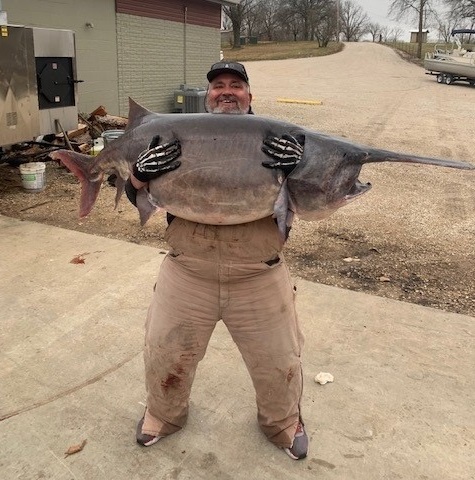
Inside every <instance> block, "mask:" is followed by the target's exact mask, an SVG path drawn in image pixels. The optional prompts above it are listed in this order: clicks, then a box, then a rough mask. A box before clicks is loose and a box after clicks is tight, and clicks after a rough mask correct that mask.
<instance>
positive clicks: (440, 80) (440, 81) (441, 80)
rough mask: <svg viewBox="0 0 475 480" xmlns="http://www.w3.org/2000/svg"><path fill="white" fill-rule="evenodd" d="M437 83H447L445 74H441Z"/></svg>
mask: <svg viewBox="0 0 475 480" xmlns="http://www.w3.org/2000/svg"><path fill="white" fill-rule="evenodd" d="M437 83H445V82H444V74H443V73H439V74H438V75H437Z"/></svg>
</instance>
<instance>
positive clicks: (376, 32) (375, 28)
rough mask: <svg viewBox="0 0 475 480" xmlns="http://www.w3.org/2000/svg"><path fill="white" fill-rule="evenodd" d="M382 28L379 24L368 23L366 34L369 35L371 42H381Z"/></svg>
mask: <svg viewBox="0 0 475 480" xmlns="http://www.w3.org/2000/svg"><path fill="white" fill-rule="evenodd" d="M381 30H382V27H381V25H380V24H379V23H374V22H370V23H368V33H369V34H370V35H371V38H372V39H373V42H380V41H381V40H382V33H381Z"/></svg>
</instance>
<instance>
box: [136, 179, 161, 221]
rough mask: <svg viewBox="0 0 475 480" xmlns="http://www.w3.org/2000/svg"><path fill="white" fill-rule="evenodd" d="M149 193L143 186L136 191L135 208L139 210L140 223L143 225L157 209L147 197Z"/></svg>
mask: <svg viewBox="0 0 475 480" xmlns="http://www.w3.org/2000/svg"><path fill="white" fill-rule="evenodd" d="M148 197H149V194H148V193H147V191H146V189H145V188H141V189H140V190H139V191H138V192H137V209H138V211H139V217H140V225H142V226H144V225H145V224H146V223H147V221H148V219H149V218H150V217H151V216H152V215H153V214H154V213H155V212H156V211H157V210H158V207H156V206H155V205H152V204H151V203H150V201H149V199H148Z"/></svg>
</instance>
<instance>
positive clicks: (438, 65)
mask: <svg viewBox="0 0 475 480" xmlns="http://www.w3.org/2000/svg"><path fill="white" fill-rule="evenodd" d="M464 33H465V34H475V30H471V29H458V30H452V36H453V37H454V43H455V44H456V45H457V48H455V47H454V48H452V50H442V49H440V48H439V47H438V46H437V45H436V46H435V48H434V52H431V53H429V52H428V53H426V56H425V58H424V68H425V69H426V70H428V72H429V75H436V76H437V82H438V83H445V84H446V85H450V84H452V83H453V82H468V83H470V85H475V52H474V51H472V50H470V49H465V48H463V46H462V43H461V41H460V39H459V38H458V37H456V35H460V34H464ZM474 48H475V45H474Z"/></svg>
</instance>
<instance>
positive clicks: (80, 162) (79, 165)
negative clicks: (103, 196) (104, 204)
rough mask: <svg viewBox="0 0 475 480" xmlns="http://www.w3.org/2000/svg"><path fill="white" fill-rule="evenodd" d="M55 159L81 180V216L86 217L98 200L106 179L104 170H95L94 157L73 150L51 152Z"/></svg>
mask: <svg viewBox="0 0 475 480" xmlns="http://www.w3.org/2000/svg"><path fill="white" fill-rule="evenodd" d="M51 157H52V158H53V159H54V160H58V161H59V162H60V163H61V164H62V165H64V166H65V167H66V168H67V169H68V170H69V171H70V172H71V173H74V175H75V176H76V178H77V179H78V180H79V181H80V182H81V200H80V206H79V216H80V217H81V218H83V217H86V216H87V215H88V214H89V213H90V212H91V210H92V207H93V206H94V203H95V202H96V200H97V196H98V195H99V191H100V189H101V185H102V182H103V179H104V173H103V172H102V171H98V172H93V167H94V165H95V161H94V160H95V159H94V157H91V156H90V155H85V154H83V153H77V152H73V151H71V150H58V151H56V152H54V153H52V154H51Z"/></svg>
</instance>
